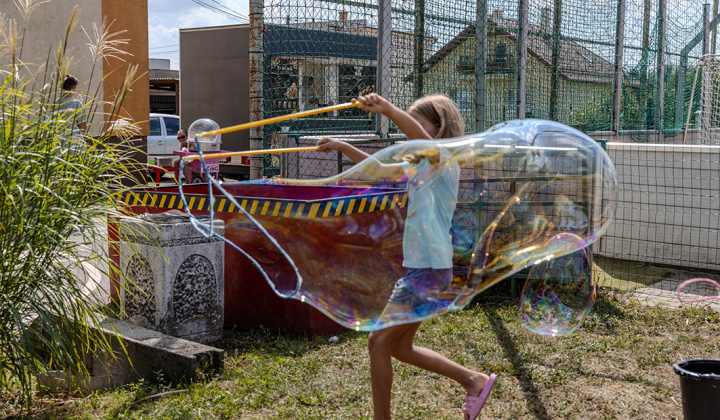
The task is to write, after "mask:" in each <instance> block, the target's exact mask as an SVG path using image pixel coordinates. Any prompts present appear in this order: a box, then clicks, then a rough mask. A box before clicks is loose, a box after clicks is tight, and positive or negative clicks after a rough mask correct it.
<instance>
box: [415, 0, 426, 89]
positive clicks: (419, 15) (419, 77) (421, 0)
mask: <svg viewBox="0 0 720 420" xmlns="http://www.w3.org/2000/svg"><path fill="white" fill-rule="evenodd" d="M414 34H415V53H414V63H413V64H414V65H413V67H414V68H415V69H414V71H415V86H414V89H413V96H414V97H415V99H417V98H419V97H421V96H423V78H424V77H425V75H424V74H423V71H424V68H425V0H415V33H414Z"/></svg>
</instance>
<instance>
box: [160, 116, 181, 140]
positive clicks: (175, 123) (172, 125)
mask: <svg viewBox="0 0 720 420" xmlns="http://www.w3.org/2000/svg"><path fill="white" fill-rule="evenodd" d="M163 121H165V130H167V135H168V136H174V135H175V134H177V132H178V131H180V119H179V118H163Z"/></svg>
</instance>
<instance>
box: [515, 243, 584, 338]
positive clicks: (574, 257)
mask: <svg viewBox="0 0 720 420" xmlns="http://www.w3.org/2000/svg"><path fill="white" fill-rule="evenodd" d="M554 243H557V244H558V245H559V247H561V248H565V246H566V245H567V244H571V243H575V244H577V247H580V248H581V249H580V250H578V251H576V252H574V253H572V254H568V255H563V256H561V257H556V258H552V259H547V260H542V261H540V262H538V263H537V264H535V265H534V266H533V267H532V269H531V270H530V273H529V274H528V277H527V281H526V282H525V286H524V287H523V291H522V295H521V297H520V307H519V309H518V312H519V314H520V320H521V322H522V325H523V326H524V327H525V328H527V329H528V330H530V331H532V332H534V333H536V334H541V335H550V336H558V335H566V334H569V333H571V332H573V331H575V330H576V329H578V328H579V327H580V325H581V324H582V322H583V320H584V319H585V316H586V315H587V314H588V313H589V312H590V309H591V308H592V306H593V304H594V303H595V286H594V285H593V284H592V278H593V276H592V272H593V271H592V268H593V262H592V254H591V252H590V250H589V249H588V248H585V247H583V246H584V243H583V241H582V239H580V238H579V237H578V236H577V235H574V234H571V233H561V234H558V235H557V236H555V237H554V238H553V239H551V240H550V244H548V246H549V247H550V248H553V247H555V246H556V245H554Z"/></svg>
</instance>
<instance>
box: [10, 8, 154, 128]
mask: <svg viewBox="0 0 720 420" xmlns="http://www.w3.org/2000/svg"><path fill="white" fill-rule="evenodd" d="M36 3H38V2H36ZM75 6H77V11H78V26H77V28H76V29H75V31H74V32H73V33H72V34H71V36H70V38H69V42H68V49H67V51H66V54H65V55H66V57H72V62H71V66H70V68H69V72H70V73H71V74H73V75H74V76H76V77H77V78H78V79H80V83H81V85H82V86H81V88H80V89H78V90H79V92H80V93H81V94H82V95H83V96H84V97H85V98H84V99H85V101H86V102H87V100H88V98H92V97H94V96H95V95H96V93H99V96H100V97H101V98H103V99H105V100H110V99H112V97H113V95H114V93H115V92H117V91H118V89H119V87H120V85H121V83H122V77H123V75H124V70H125V69H126V68H127V66H128V65H129V64H138V65H139V71H138V73H139V74H140V75H143V74H144V76H141V77H140V78H139V80H138V81H137V82H136V83H135V84H134V85H133V88H132V89H133V91H132V92H131V93H130V94H129V95H128V97H127V98H126V100H125V102H124V106H123V108H124V111H125V116H129V117H131V118H132V119H133V120H135V121H136V122H142V121H147V120H148V113H149V111H148V110H149V93H148V86H149V81H148V76H147V70H148V48H147V46H148V36H147V19H148V18H147V0H132V1H122V0H102V1H97V0H51V1H50V2H48V3H44V4H39V5H38V6H37V8H36V9H35V10H34V11H33V12H32V14H31V15H30V17H29V20H28V24H27V27H26V32H25V37H24V45H23V54H22V57H21V59H22V61H24V62H26V63H34V64H38V65H41V64H43V63H45V62H49V67H50V68H51V69H55V68H56V63H55V54H56V53H57V50H58V47H59V46H60V45H61V42H62V40H63V39H64V37H65V33H66V31H67V26H68V21H69V19H70V15H71V13H72V10H73V8H74V7H75ZM0 11H2V13H4V14H5V16H6V19H14V20H16V21H18V24H19V26H20V27H21V28H22V27H24V26H25V25H24V24H23V23H22V22H23V17H22V14H21V13H20V11H19V10H18V8H17V7H16V5H15V1H14V0H0ZM103 17H106V19H107V21H108V22H113V21H114V23H113V24H112V26H111V28H110V32H116V31H121V30H126V32H125V33H123V34H122V35H120V36H119V37H118V38H124V39H128V44H127V45H125V46H123V47H122V48H123V49H124V50H126V51H129V52H131V53H132V54H133V55H132V56H126V57H125V60H126V62H124V63H123V62H122V61H120V60H117V59H110V60H109V62H102V61H99V62H98V63H96V65H95V67H94V68H93V63H92V58H91V52H90V49H89V47H88V42H90V40H89V39H88V36H86V34H85V33H86V32H87V34H88V35H90V36H92V37H94V33H95V31H94V28H93V25H95V26H97V28H98V29H99V28H100V26H101V24H102V21H103ZM83 29H84V31H83ZM49 54H50V59H49V60H48V55H49ZM0 60H2V64H7V63H9V62H10V57H8V56H3V57H0ZM103 77H105V80H104V81H103ZM99 118H102V117H101V116H100V117H97V118H96V120H97V119H99ZM147 131H148V124H147V123H145V124H144V125H143V135H147Z"/></svg>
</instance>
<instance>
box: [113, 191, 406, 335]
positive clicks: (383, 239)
mask: <svg viewBox="0 0 720 420" xmlns="http://www.w3.org/2000/svg"><path fill="white" fill-rule="evenodd" d="M223 188H224V189H225V190H226V191H228V192H229V193H230V194H231V195H232V196H233V198H234V199H235V200H236V201H237V203H238V204H240V205H241V206H242V207H243V208H244V209H245V210H246V211H247V212H248V213H250V214H251V215H252V216H253V217H254V218H255V219H256V220H257V221H258V222H259V223H260V224H261V225H262V226H263V227H264V228H265V229H266V230H267V231H268V232H269V233H270V234H271V235H272V236H273V237H274V238H275V239H276V240H277V242H278V243H279V244H280V246H281V247H282V248H283V249H284V250H285V251H286V252H287V253H288V255H290V257H291V258H294V259H296V258H298V256H303V257H302V258H304V260H303V261H296V265H297V266H298V269H299V271H300V274H301V275H302V277H303V278H304V279H306V278H311V277H310V276H326V277H327V276H329V275H332V274H333V273H337V275H338V277H344V278H345V280H343V283H332V282H329V283H328V284H327V287H343V288H347V289H348V293H352V290H351V289H352V288H353V287H361V285H355V284H353V282H352V273H357V272H358V270H374V269H377V268H376V267H377V264H374V263H372V262H375V261H378V260H380V259H382V260H383V261H387V262H389V264H388V267H385V268H386V270H385V273H384V275H389V276H394V278H400V277H401V276H402V272H403V271H402V268H401V263H402V228H401V227H402V224H403V223H404V220H405V204H406V198H407V197H406V192H405V190H399V189H393V188H369V187H367V188H366V187H363V188H356V187H330V186H300V185H278V184H273V183H270V182H266V181H259V182H258V181H253V182H243V183H233V184H223ZM183 192H184V193H185V195H186V198H187V201H188V205H189V208H190V209H191V212H193V213H204V212H207V211H209V202H210V199H209V195H208V187H207V185H186V186H183ZM214 195H215V200H214V205H213V207H214V209H215V215H216V217H217V218H218V219H222V220H223V221H224V222H225V237H226V238H227V239H228V240H230V241H232V242H233V243H235V244H236V245H237V246H239V247H240V248H241V249H243V250H244V251H245V252H248V254H250V255H251V256H252V257H253V258H254V259H255V260H256V261H258V263H259V264H261V265H262V267H263V268H264V270H265V272H266V273H267V274H268V276H269V277H270V279H271V281H272V282H273V283H274V285H275V288H276V289H277V290H278V291H279V292H280V293H281V294H283V295H291V294H292V292H293V291H294V290H295V289H296V288H297V277H296V275H295V272H294V270H293V268H292V266H291V265H290V264H289V263H288V261H287V260H286V259H285V258H284V257H283V255H282V254H281V252H280V250H279V249H277V247H276V246H275V245H274V244H273V243H272V242H271V241H270V240H269V239H268V238H267V237H266V236H265V235H264V234H263V233H262V232H261V231H260V229H258V228H257V226H256V225H254V224H253V223H251V222H250V220H249V219H248V217H247V216H245V215H244V214H243V213H242V212H241V211H240V210H239V209H238V208H236V206H235V205H234V204H233V203H231V201H230V200H228V199H226V198H225V197H224V196H222V195H221V194H219V191H217V190H214ZM122 201H123V202H124V203H125V204H126V205H127V206H128V209H129V211H130V212H131V213H134V214H143V213H159V212H165V211H169V210H172V209H179V210H184V206H183V204H182V201H181V199H180V194H179V191H178V187H177V186H170V187H160V188H148V189H138V190H134V191H133V192H132V193H127V194H125V195H124V196H123V197H122ZM388 226H396V227H400V229H393V228H390V229H388V228H387V227H388ZM110 234H111V240H112V239H113V237H114V236H116V235H113V232H112V228H111V232H110ZM308 255H311V257H308ZM113 259H114V260H115V262H116V263H117V262H118V261H119V259H117V258H116V257H113ZM368 274H370V273H367V272H366V273H364V275H368ZM381 292H383V293H384V292H386V291H378V293H381ZM327 304H328V305H334V304H336V303H335V302H327ZM380 304H383V305H384V302H380ZM348 310H352V308H349V309H348ZM225 325H226V326H227V327H236V328H240V329H254V328H259V327H260V326H262V327H264V328H267V329H269V330H271V331H275V332H281V333H285V334H291V335H310V336H316V335H326V334H335V333H338V332H340V331H343V330H344V327H342V326H340V325H339V324H337V323H335V322H334V321H332V320H331V319H330V318H328V317H327V316H325V315H324V314H323V313H322V312H321V311H320V310H318V309H315V308H314V307H312V306H310V305H308V304H306V303H302V302H301V301H300V300H297V299H287V298H283V297H280V296H278V295H277V294H276V293H275V292H274V291H273V290H272V288H271V286H270V285H269V284H268V282H267V281H266V280H265V278H264V277H263V275H262V274H261V272H260V271H259V270H258V269H257V267H255V266H254V265H253V264H252V262H251V261H250V260H249V259H248V258H247V257H245V256H244V255H243V254H242V253H240V252H239V251H237V250H236V249H235V248H233V247H232V246H231V245H229V244H228V245H226V247H225Z"/></svg>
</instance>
